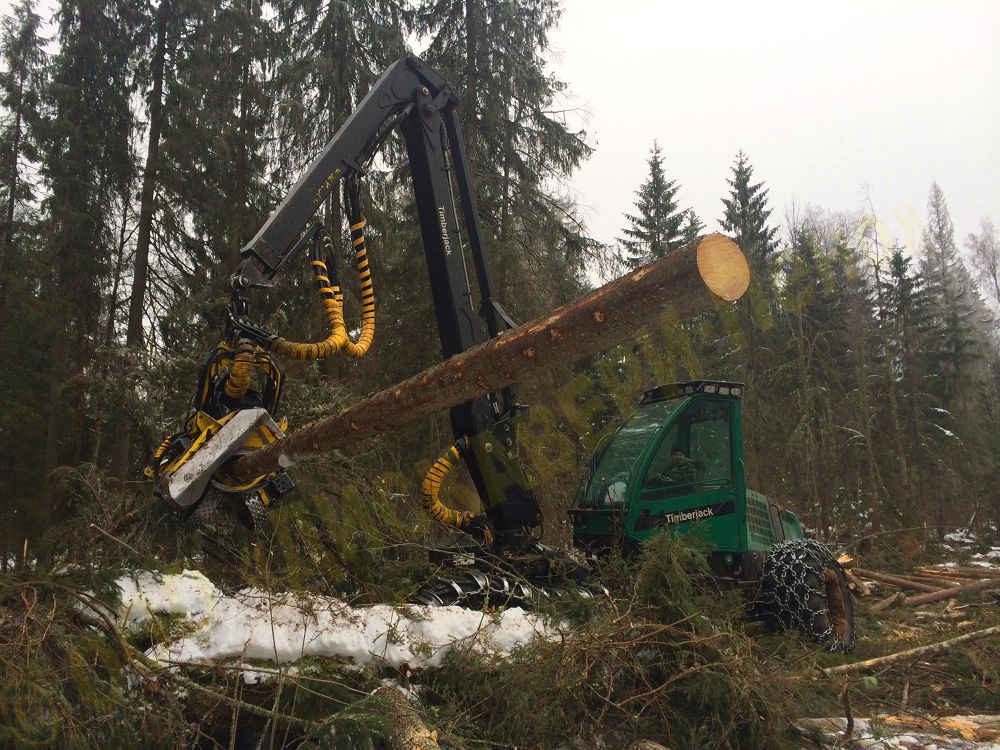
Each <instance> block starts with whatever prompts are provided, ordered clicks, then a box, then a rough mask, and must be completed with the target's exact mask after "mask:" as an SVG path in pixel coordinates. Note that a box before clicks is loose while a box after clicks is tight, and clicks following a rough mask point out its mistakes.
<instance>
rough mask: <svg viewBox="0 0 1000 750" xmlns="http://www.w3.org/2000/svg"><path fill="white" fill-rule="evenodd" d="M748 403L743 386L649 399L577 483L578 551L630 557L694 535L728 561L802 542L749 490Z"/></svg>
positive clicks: (789, 520)
mask: <svg viewBox="0 0 1000 750" xmlns="http://www.w3.org/2000/svg"><path fill="white" fill-rule="evenodd" d="M742 394H743V385H742V384H740V383H727V382H723V381H706V380H700V381H692V382H688V383H674V384H671V385H668V386H661V387H657V388H653V389H651V390H649V391H647V392H646V393H645V394H644V395H643V398H642V400H641V401H640V403H639V408H638V409H637V410H636V412H635V413H634V414H633V415H632V416H631V417H629V419H627V420H626V421H625V422H624V423H623V424H622V426H621V427H620V428H619V429H618V430H617V432H615V433H614V434H613V435H611V436H609V437H608V438H606V439H605V440H603V441H602V443H601V445H599V446H598V449H597V451H595V453H594V456H593V457H592V459H591V461H590V462H589V464H588V466H587V471H586V472H585V474H584V476H583V477H582V478H581V481H580V486H579V488H578V490H577V495H576V499H575V502H574V505H573V508H572V509H571V511H570V515H571V517H572V521H573V536H574V540H575V541H576V543H577V544H579V545H581V546H584V547H589V548H592V549H593V548H602V547H610V546H614V545H622V546H624V547H633V546H635V545H637V544H639V543H641V542H642V541H643V540H644V539H646V538H647V537H649V536H650V535H652V534H654V533H655V532H657V531H658V530H659V529H664V528H666V529H670V530H671V531H674V532H678V533H685V532H688V531H690V530H692V529H694V528H698V530H699V533H701V534H703V535H704V536H705V538H706V540H707V541H708V543H709V544H710V545H711V546H712V548H713V550H714V551H715V552H717V553H721V554H723V555H725V556H727V557H730V556H732V555H741V554H745V553H754V552H766V551H767V550H768V549H769V548H770V547H771V546H773V545H774V544H775V543H777V542H779V541H782V540H783V539H801V538H802V528H801V526H800V525H799V522H798V519H797V518H796V517H795V514H794V513H792V512H791V511H788V510H783V509H780V508H778V507H777V506H775V505H773V504H772V503H770V502H769V501H768V499H767V498H766V497H765V496H764V495H762V494H760V493H759V492H754V491H752V490H748V489H747V487H746V478H745V472H744V462H743V420H742V408H741V407H742V401H741V396H742ZM680 453H683V457H681V456H680ZM682 464H683V465H682Z"/></svg>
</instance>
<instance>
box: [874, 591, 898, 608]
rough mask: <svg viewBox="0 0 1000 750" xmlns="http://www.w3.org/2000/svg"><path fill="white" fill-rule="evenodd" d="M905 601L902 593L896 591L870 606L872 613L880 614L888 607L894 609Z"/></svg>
mask: <svg viewBox="0 0 1000 750" xmlns="http://www.w3.org/2000/svg"><path fill="white" fill-rule="evenodd" d="M905 601H906V594H904V593H903V592H902V591H897V592H896V593H895V594H892V595H891V596H887V597H886V598H885V599H883V600H882V601H880V602H876V603H875V604H873V605H872V612H881V611H882V610H884V609H889V607H895V606H896V605H897V604H902V603H903V602H905Z"/></svg>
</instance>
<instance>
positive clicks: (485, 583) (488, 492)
mask: <svg viewBox="0 0 1000 750" xmlns="http://www.w3.org/2000/svg"><path fill="white" fill-rule="evenodd" d="M457 103H458V96H457V93H456V91H455V89H454V88H453V87H452V86H451V85H450V84H449V83H448V82H447V81H445V80H444V79H443V78H441V77H440V76H439V75H438V74H437V73H436V72H434V71H433V70H432V69H430V68H429V67H428V66H427V65H426V64H424V63H423V62H422V61H421V60H419V59H418V58H415V57H406V58H403V59H401V60H399V61H398V62H396V63H395V64H394V65H393V66H392V67H390V68H389V69H388V70H387V71H386V72H385V74H384V75H383V76H382V77H381V78H380V79H379V81H378V82H377V83H376V84H375V86H374V88H373V89H372V91H371V92H369V93H368V95H367V96H366V97H365V98H364V100H363V101H362V102H361V103H360V104H359V105H358V107H357V109H356V110H355V112H354V113H353V114H352V115H351V116H350V117H349V118H348V119H347V121H346V122H345V123H344V124H343V126H342V127H341V128H340V130H339V131H338V132H337V133H336V135H335V136H334V137H333V139H332V140H331V141H330V142H329V144H327V146H326V148H325V149H324V150H323V151H322V153H320V154H319V155H318V156H317V157H316V158H315V159H314V161H313V162H312V163H311V164H310V165H309V166H308V167H307V168H306V170H305V172H304V173H303V175H302V176H301V177H300V179H299V180H298V182H297V183H296V184H295V185H294V186H293V187H292V188H291V190H290V191H289V193H288V195H287V196H286V197H285V199H284V200H283V201H282V203H281V204H280V205H279V206H278V207H277V209H276V210H275V211H274V213H273V214H272V215H271V217H270V218H269V219H268V220H267V221H266V222H265V224H264V225H263V226H262V227H261V229H260V231H259V232H257V234H256V236H255V237H254V238H253V239H252V240H250V242H249V243H247V245H246V246H245V247H244V248H243V249H242V251H241V258H242V259H241V262H240V263H239V266H238V267H237V269H236V271H235V272H234V273H233V275H232V276H231V278H230V282H229V283H230V288H231V292H232V295H231V301H230V303H229V305H228V309H227V316H226V324H225V335H224V338H223V339H222V341H221V342H220V343H219V344H218V346H217V347H216V348H215V349H214V350H213V351H212V352H211V353H210V354H209V355H208V357H207V358H206V360H205V362H204V365H203V367H202V371H201V375H200V378H199V382H198V387H197V392H196V394H195V398H194V413H193V416H192V417H191V418H190V419H189V421H188V423H187V426H186V427H185V429H184V430H182V431H181V432H179V433H177V434H174V435H171V436H169V437H167V438H166V439H165V440H164V441H163V443H162V444H161V445H160V447H159V448H158V449H157V450H156V452H155V454H154V456H153V458H152V460H151V462H150V465H149V467H148V468H147V475H148V476H150V477H151V478H153V479H155V480H156V482H157V486H158V490H159V492H160V494H161V495H162V496H163V498H164V499H165V500H167V501H168V502H169V503H170V504H171V505H173V506H174V507H175V508H177V509H178V510H180V511H182V512H183V513H185V514H186V515H187V516H189V517H190V518H192V520H194V521H195V522H205V523H210V524H211V523H214V522H215V521H217V519H218V518H219V517H220V516H227V515H228V516H234V517H236V518H238V519H239V520H241V521H242V522H243V523H244V524H245V525H247V526H249V527H250V528H255V529H263V528H265V527H266V525H267V523H268V513H269V512H270V511H271V510H272V509H273V508H274V507H275V506H276V505H277V504H278V503H279V501H280V499H281V497H282V496H283V495H285V494H286V493H288V492H289V491H290V490H291V489H292V488H293V483H292V480H291V479H290V478H289V476H288V474H287V473H286V471H285V469H286V468H288V467H289V466H291V465H292V463H294V460H295V459H296V458H298V457H300V456H302V455H304V454H307V453H316V452H322V451H326V450H332V449H334V448H341V447H345V446H346V445H348V444H350V443H352V442H356V441H358V440H360V439H363V438H365V437H368V436H370V435H373V434H377V433H378V432H386V431H389V430H393V429H395V428H397V427H398V426H399V425H401V424H402V423H404V422H406V421H410V420H413V419H418V418H421V417H425V416H429V415H431V414H433V413H435V412H436V411H439V410H440V409H442V408H450V416H451V426H452V430H453V432H454V436H455V442H454V444H453V445H452V446H450V447H449V448H447V450H445V451H444V453H443V454H442V455H441V457H440V458H439V459H438V460H437V461H435V462H434V464H433V465H432V467H431V469H430V471H429V472H428V474H427V476H426V477H425V478H424V481H423V486H422V502H423V506H424V508H425V510H426V511H427V513H428V514H429V515H430V517H431V518H432V519H434V520H435V521H438V522H440V523H442V524H445V525H447V526H451V527H454V528H456V529H459V530H461V531H463V532H465V535H464V536H463V541H462V542H460V543H458V544H457V545H456V546H455V547H454V548H449V549H448V550H444V551H441V552H440V553H439V556H440V557H441V558H442V559H446V560H448V559H450V560H452V561H459V560H461V561H462V563H463V564H464V566H465V567H464V568H462V567H453V568H452V569H453V570H455V573H454V574H452V575H448V576H442V577H441V578H440V579H438V580H437V581H436V582H435V583H433V584H431V585H429V586H427V587H426V588H425V589H424V590H422V591H421V592H420V593H419V594H418V595H417V597H416V601H418V602H422V603H425V604H447V603H455V602H459V603H461V602H472V601H475V602H482V601H484V600H496V599H498V598H502V599H503V600H505V601H510V600H511V599H518V598H524V599H530V598H531V597H532V596H533V595H538V593H539V592H545V591H546V590H547V589H549V588H551V587H552V586H553V585H558V583H559V582H560V581H566V580H567V579H574V580H575V581H577V582H578V583H579V584H580V585H579V587H578V588H579V590H582V591H586V590H587V586H586V577H587V573H588V566H587V564H586V562H585V561H584V557H585V556H584V555H580V554H571V553H567V552H565V551H560V550H557V549H554V548H551V547H548V546H546V545H543V544H541V543H540V542H539V541H538V539H537V538H536V530H537V529H538V528H539V526H540V525H541V521H542V514H541V511H540V509H539V504H538V500H537V498H536V496H535V493H534V492H533V491H532V489H531V487H530V486H529V483H528V479H527V477H526V475H525V471H524V468H523V467H522V465H521V464H520V462H519V460H518V458H517V446H516V442H517V434H516V421H517V418H518V416H519V414H520V413H521V412H523V410H524V409H525V408H526V407H524V406H523V405H522V404H520V403H518V401H517V398H516V395H515V391H514V385H515V383H516V382H517V380H518V379H520V378H523V377H526V376H528V375H531V374H536V373H538V372H539V371H541V370H543V369H549V370H552V369H555V368H559V367H565V366H567V365H569V364H570V363H572V362H573V361H576V360H578V359H582V358H584V357H586V356H589V355H591V354H594V353H597V352H598V351H601V350H603V349H607V348H610V347H611V346H613V345H614V344H617V343H620V342H621V341H624V340H628V339H629V338H632V337H634V336H635V335H636V334H637V332H638V331H639V329H640V328H641V327H643V326H645V325H649V324H651V323H655V322H656V321H657V320H658V319H660V318H661V316H662V315H664V314H665V313H666V314H669V315H671V316H673V319H675V320H676V319H680V320H683V319H686V318H688V317H690V316H692V315H694V314H698V313H702V312H707V311H709V310H711V309H713V307H714V306H715V305H716V304H717V303H718V302H719V301H720V298H721V300H722V301H724V302H725V301H728V302H732V301H733V300H735V299H737V298H738V297H740V296H741V295H742V294H743V292H744V291H745V290H746V287H747V284H748V281H749V271H748V268H747V263H746V259H745V257H744V256H743V254H742V253H741V252H740V250H739V249H738V248H737V247H736V246H735V244H734V243H733V242H732V241H731V240H729V239H727V238H725V237H722V236H721V235H708V236H706V237H704V238H701V239H700V241H698V242H696V243H694V244H693V245H691V246H690V247H688V248H685V249H683V250H680V251H678V252H677V253H674V254H671V255H670V256H668V257H667V258H664V259H662V260H660V261H657V262H656V263H654V264H651V265H650V266H647V267H645V268H642V269H639V270H637V271H635V272H633V273H632V274H630V275H628V276H626V277H624V278H622V279H619V280H617V281H615V282H613V283H611V284H609V285H608V286H606V287H603V288H602V289H600V290H598V291H596V292H594V293H592V294H590V295H589V296H587V297H586V298H584V299H583V300H581V301H579V302H576V303H573V304H571V305H568V306H566V307H564V308H561V309H560V310H557V311H556V312H554V313H553V314H552V315H550V316H549V317H548V318H545V319H543V320H541V321H536V322H535V323H531V324H526V325H522V326H520V327H518V326H516V325H515V324H514V322H513V321H512V320H511V318H510V316H509V315H508V314H507V313H506V312H505V310H504V308H503V307H502V306H501V304H500V303H499V301H498V300H497V298H496V295H495V293H494V289H493V282H492V279H491V275H490V266H489V262H488V258H487V254H486V251H485V247H484V241H483V235H482V231H481V228H480V223H479V216H478V212H477V208H476V195H475V191H474V187H473V182H472V176H471V171H470V167H469V163H468V161H467V159H466V155H465V151H464V140H463V137H462V132H461V128H460V124H459V117H458V113H457V109H456V106H457ZM396 130H398V131H399V132H400V133H401V135H402V138H403V141H404V143H405V148H406V153H407V155H408V158H409V165H410V175H411V179H412V186H413V194H414V198H415V201H416V208H417V214H418V218H419V222H420V228H421V237H422V241H423V247H424V253H425V256H426V260H427V267H428V271H429V278H430V293H431V296H432V299H433V303H434V313H435V316H436V319H437V328H438V333H439V336H440V340H441V348H442V354H443V360H444V361H443V362H441V363H440V364H439V365H437V366H435V367H433V368H431V369H429V370H427V371H425V372H424V373H421V374H419V375H416V376H414V377H413V378H411V379H409V380H407V381H404V382H403V383H400V384H399V385H397V386H394V387H393V388H390V389H387V390H386V391H383V392H381V393H378V394H375V395H374V396H372V397H370V398H368V399H366V400H365V401H364V402H362V403H361V404H358V405H356V406H355V407H351V408H349V409H347V410H346V411H344V412H342V413H340V414H336V415H333V416H330V417H327V418H325V419H323V420H320V421H318V422H315V423H313V424H311V425H307V426H306V427H304V428H302V429H301V430H299V431H297V432H296V433H294V434H291V435H288V436H286V435H285V434H284V430H285V429H286V424H285V423H284V421H283V420H278V419H276V417H275V416H274V415H276V413H277V409H278V405H279V401H280V398H281V388H282V379H283V375H282V370H281V368H280V367H279V365H278V362H277V359H276V357H275V355H278V356H281V357H289V358H292V359H299V360H315V359H320V358H323V357H327V356H332V355H334V354H337V353H343V354H346V355H347V356H349V357H361V356H363V355H364V354H365V353H366V352H367V351H368V349H369V347H370V346H371V345H372V342H373V340H374V337H375V295H374V288H373V281H372V277H371V271H370V268H369V264H368V259H367V253H368V249H367V241H366V233H365V227H366V222H365V219H364V216H363V214H362V209H361V191H360V184H359V183H360V180H361V178H362V177H363V175H364V171H365V168H366V166H367V165H368V164H369V163H370V162H371V160H372V159H373V158H374V156H375V155H376V153H377V152H378V150H379V149H380V147H381V145H382V144H383V143H384V142H385V140H386V139H387V138H388V137H389V136H390V135H391V134H392V133H393V132H394V131H396ZM341 191H342V196H343V202H344V209H345V214H346V216H347V218H348V222H349V225H350V238H351V245H352V250H353V257H354V262H355V265H356V269H357V274H358V279H359V283H360V295H361V307H362V309H361V323H360V327H359V329H358V331H357V332H356V334H355V336H354V337H352V335H351V334H350V333H349V331H348V329H347V326H346V324H345V319H344V307H343V292H342V289H341V286H340V281H339V278H338V276H339V273H340V269H339V268H338V265H339V264H338V255H339V249H338V248H337V247H336V245H338V244H339V242H335V241H334V239H333V238H331V236H330V235H329V234H328V233H327V232H326V230H325V228H324V225H323V223H322V221H319V220H317V219H315V218H314V215H315V214H316V213H317V211H318V210H319V209H320V208H321V207H323V206H324V205H326V204H327V203H328V202H329V201H330V200H331V199H337V198H338V197H339V196H340V194H341ZM456 196H457V205H456ZM459 209H461V215H462V217H463V218H464V229H465V231H464V233H462V232H461V231H460V222H459ZM334 231H335V232H337V233H339V228H338V229H335V230H334ZM463 234H464V240H465V241H463ZM303 255H305V257H306V262H307V264H308V267H309V269H310V270H311V272H312V276H313V280H314V281H315V284H316V287H317V290H318V294H319V296H320V298H321V300H322V305H323V309H324V312H325V315H326V319H327V322H328V324H329V335H328V336H327V337H326V338H325V339H324V340H322V341H318V342H314V343H296V342H293V341H289V340H287V339H285V338H283V337H281V336H278V335H276V334H274V333H272V332H271V331H268V330H266V329H265V328H264V327H263V326H262V325H260V324H259V323H256V322H254V321H253V320H252V319H251V318H250V305H249V302H250V292H251V290H253V289H268V288H271V287H273V286H275V285H276V284H277V283H278V282H279V280H280V279H281V278H282V277H283V276H284V275H285V273H287V272H288V270H289V269H290V268H291V267H292V265H293V263H294V262H295V261H296V260H297V259H298V258H300V257H301V256H303ZM467 259H471V261H472V265H473V267H474V270H475V279H476V282H477V285H478V299H479V304H478V306H477V305H476V304H475V302H474V299H473V292H472V288H471V285H470V281H469V273H468V270H467V266H466V261H467ZM742 396H743V386H742V385H741V384H739V383H729V382H721V381H708V380H702V381H694V382H687V383H674V384H669V385H662V386H660V387H658V388H653V389H651V390H649V391H647V392H646V393H645V394H644V395H643V397H642V399H641V401H640V403H639V405H638V409H637V411H636V412H635V414H634V415H633V416H631V417H630V418H629V419H628V420H626V421H625V422H624V423H623V424H622V425H621V426H620V427H619V429H618V430H617V431H616V432H615V433H614V434H613V435H612V436H610V437H609V438H608V439H606V440H605V441H603V443H602V444H601V445H600V446H599V448H598V450H597V451H596V453H595V455H594V456H593V458H592V459H591V461H590V462H589V464H588V467H587V469H586V471H585V473H584V476H583V478H582V479H581V482H580V488H579V491H578V493H577V497H576V500H575V502H574V504H573V507H572V508H571V509H570V515H571V518H572V520H573V533H574V542H575V544H576V546H577V547H578V548H579V549H580V550H582V551H584V552H585V553H586V555H599V554H601V553H602V552H603V551H606V550H609V549H621V550H624V551H626V552H628V551H630V550H633V549H635V548H636V547H637V546H638V545H639V544H640V543H641V542H642V541H643V540H644V539H646V538H647V537H649V536H650V535H651V534H653V533H655V532H657V531H659V530H664V529H666V530H669V531H671V532H680V533H683V532H686V531H688V530H690V529H693V528H696V527H697V528H698V529H700V531H701V533H702V534H703V535H704V537H705V538H706V540H707V542H708V543H709V544H710V545H711V547H712V549H713V551H712V553H711V557H710V563H711V566H712V569H713V572H714V573H715V575H716V576H717V577H718V579H719V580H720V582H723V583H725V584H727V585H731V586H734V587H739V588H742V589H744V590H746V591H747V593H748V595H749V598H750V599H751V601H753V605H752V609H753V610H754V611H755V612H756V613H757V614H759V615H760V616H761V617H763V618H764V619H765V620H768V621H770V622H771V624H773V625H774V626H780V627H796V628H798V629H800V630H802V631H804V632H806V633H807V634H810V635H812V636H813V637H815V638H816V639H818V640H819V641H821V642H822V643H823V644H824V645H825V646H826V647H827V648H830V649H836V650H848V649H850V648H851V647H852V645H853V642H854V623H853V612H852V607H851V601H850V596H849V593H848V588H847V585H846V582H845V579H844V573H843V570H842V569H841V568H840V566H839V565H838V563H837V562H836V561H835V560H834V559H833V557H832V556H831V554H830V552H829V551H828V550H827V549H826V548H825V547H824V546H823V545H822V544H820V543H818V542H815V541H811V540H806V539H804V538H803V534H802V528H801V525H800V524H799V521H798V519H797V518H796V516H795V514H794V513H792V512H791V511H789V510H785V509H782V508H780V507H778V506H777V505H776V504H774V503H772V502H770V501H769V500H768V499H767V498H766V497H764V496H763V495H761V494H759V493H757V492H754V491H752V490H750V489H748V488H747V487H746V483H745V478H744V462H743V424H742V412H741V403H742V402H741V398H742ZM460 462H462V463H464V464H465V466H466V468H467V469H468V472H469V474H470V476H471V478H472V481H473V483H474V485H475V487H476V489H477V491H478V493H479V496H480V498H481V501H482V512H481V513H479V514H474V513H472V512H468V511H458V510H454V509H452V508H449V507H448V506H447V505H446V504H445V503H443V502H442V500H441V498H440V489H441V485H442V482H443V481H444V480H445V477H446V476H447V475H448V473H449V472H450V471H451V470H452V469H453V468H454V467H455V466H456V465H457V464H458V463H460ZM456 565H457V562H456Z"/></svg>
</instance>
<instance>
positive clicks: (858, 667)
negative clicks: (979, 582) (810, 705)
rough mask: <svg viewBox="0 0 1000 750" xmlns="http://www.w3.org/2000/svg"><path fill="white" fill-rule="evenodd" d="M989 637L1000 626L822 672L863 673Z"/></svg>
mask: <svg viewBox="0 0 1000 750" xmlns="http://www.w3.org/2000/svg"><path fill="white" fill-rule="evenodd" d="M991 635H1000V625H995V626H993V627H992V628H986V629H984V630H977V631H975V632H974V633H966V634H965V635H960V636H958V637H957V638H949V639H948V640H946V641H941V642H940V643H932V644H931V645H929V646H919V647H918V648H911V649H907V650H906V651H900V652H898V653H895V654H889V655H888V656H879V657H877V658H875V659H866V660H865V661H858V662H855V663H854V664H841V665H840V666H839V667H828V668H826V669H824V670H823V672H824V673H825V674H827V675H830V676H832V675H838V674H849V673H851V672H863V671H865V670H868V669H871V668H872V667H884V666H887V665H889V664H895V663H897V662H901V661H906V660H907V659H916V658H919V657H921V656H931V655H933V654H939V653H941V652H942V651H947V650H948V649H950V648H952V647H954V646H957V645H959V644H961V643H968V642H969V641H977V640H979V639H981V638H987V637H989V636H991Z"/></svg>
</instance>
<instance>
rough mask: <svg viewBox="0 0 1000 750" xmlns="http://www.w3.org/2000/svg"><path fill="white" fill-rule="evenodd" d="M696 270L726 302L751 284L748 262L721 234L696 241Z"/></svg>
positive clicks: (736, 298)
mask: <svg viewBox="0 0 1000 750" xmlns="http://www.w3.org/2000/svg"><path fill="white" fill-rule="evenodd" d="M697 257H698V273H700V274H701V278H702V280H703V281H704V282H705V286H707V287H708V288H709V290H710V291H711V292H712V294H714V295H716V296H717V297H721V298H722V299H724V300H726V301H727V302H733V301H735V300H738V299H739V298H740V297H742V296H743V293H744V292H745V291H746V290H747V287H748V286H750V265H749V264H748V263H747V258H746V256H745V255H744V254H743V251H742V250H740V248H739V246H738V245H737V244H736V243H735V242H733V241H732V240H731V239H729V238H728V237H726V236H725V235H722V234H710V235H708V236H707V237H705V238H704V239H703V240H702V241H701V242H699V243H698V250H697Z"/></svg>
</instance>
